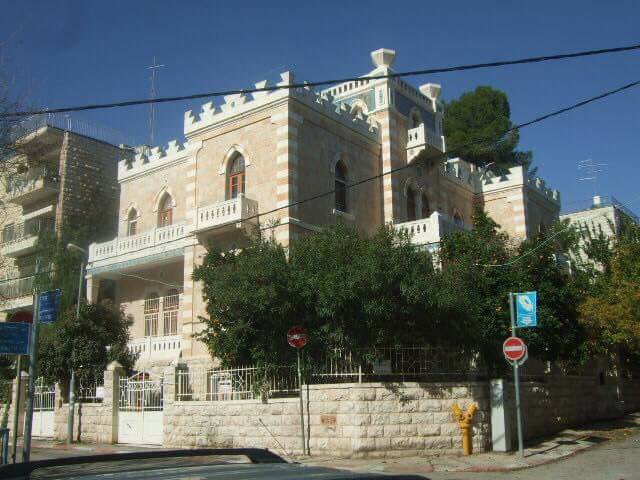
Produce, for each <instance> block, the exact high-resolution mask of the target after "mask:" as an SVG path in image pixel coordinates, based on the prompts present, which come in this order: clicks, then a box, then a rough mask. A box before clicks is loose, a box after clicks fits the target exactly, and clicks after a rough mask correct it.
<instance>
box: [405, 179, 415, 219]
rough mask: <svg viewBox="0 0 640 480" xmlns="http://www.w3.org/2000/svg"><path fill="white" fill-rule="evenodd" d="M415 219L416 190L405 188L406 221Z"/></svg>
mask: <svg viewBox="0 0 640 480" xmlns="http://www.w3.org/2000/svg"><path fill="white" fill-rule="evenodd" d="M415 219H416V192H414V191H413V188H411V187H409V188H407V221H409V222H412V221H414V220H415Z"/></svg>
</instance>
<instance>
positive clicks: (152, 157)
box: [118, 140, 200, 181]
mask: <svg viewBox="0 0 640 480" xmlns="http://www.w3.org/2000/svg"><path fill="white" fill-rule="evenodd" d="M199 147H200V142H185V143H183V144H181V143H180V142H178V140H171V141H170V142H169V143H168V145H167V146H166V147H165V148H162V147H148V146H142V147H138V148H136V154H135V156H134V157H133V159H131V158H124V159H122V160H120V161H119V162H118V181H122V180H126V179H128V178H131V177H134V176H137V175H140V174H143V173H147V172H150V171H152V170H156V169H158V168H162V167H165V166H167V165H170V164H173V163H175V162H179V161H182V160H187V159H188V158H189V157H190V156H192V155H193V154H194V152H195V151H196V150H197V149H198V148H199Z"/></svg>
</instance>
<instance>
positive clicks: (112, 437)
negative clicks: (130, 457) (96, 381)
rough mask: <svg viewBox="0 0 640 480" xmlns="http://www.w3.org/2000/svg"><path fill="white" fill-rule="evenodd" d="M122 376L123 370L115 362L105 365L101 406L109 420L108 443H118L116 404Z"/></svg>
mask: <svg viewBox="0 0 640 480" xmlns="http://www.w3.org/2000/svg"><path fill="white" fill-rule="evenodd" d="M122 376H124V368H123V367H122V365H120V363H118V362H117V361H113V362H111V363H110V364H109V365H107V369H106V370H105V372H104V398H103V399H102V406H103V407H104V408H105V410H106V412H105V414H106V415H109V416H110V418H111V432H110V434H109V435H108V438H105V439H104V440H106V441H107V442H108V443H118V402H119V400H120V378H121V377H122Z"/></svg>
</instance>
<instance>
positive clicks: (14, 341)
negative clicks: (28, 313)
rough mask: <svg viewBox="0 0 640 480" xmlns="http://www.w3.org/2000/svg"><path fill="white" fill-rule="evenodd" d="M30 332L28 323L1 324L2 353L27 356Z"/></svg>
mask: <svg viewBox="0 0 640 480" xmlns="http://www.w3.org/2000/svg"><path fill="white" fill-rule="evenodd" d="M30 332H31V325H29V324H28V323H5V322H2V323H0V353H8V354H14V355H27V354H28V353H29V334H30Z"/></svg>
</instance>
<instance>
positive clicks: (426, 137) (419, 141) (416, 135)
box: [407, 124, 445, 161]
mask: <svg viewBox="0 0 640 480" xmlns="http://www.w3.org/2000/svg"><path fill="white" fill-rule="evenodd" d="M427 147H432V148H434V149H435V150H436V151H439V152H444V148H445V147H444V138H443V137H442V136H441V135H436V134H435V132H432V131H431V130H429V129H428V128H427V127H426V126H425V125H424V124H423V125H420V126H418V127H416V128H411V129H409V131H408V132H407V161H411V160H412V159H413V158H415V157H416V156H418V154H419V153H420V152H421V151H422V150H426V149H427Z"/></svg>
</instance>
